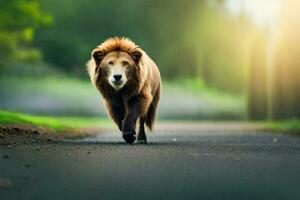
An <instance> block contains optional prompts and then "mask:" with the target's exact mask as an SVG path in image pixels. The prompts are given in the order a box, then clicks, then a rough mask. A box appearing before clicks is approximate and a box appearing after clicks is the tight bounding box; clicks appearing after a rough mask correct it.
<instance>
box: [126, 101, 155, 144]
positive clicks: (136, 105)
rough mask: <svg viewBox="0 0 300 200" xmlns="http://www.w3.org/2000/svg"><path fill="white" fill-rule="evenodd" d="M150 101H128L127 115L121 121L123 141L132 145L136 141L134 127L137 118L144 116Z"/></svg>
mask: <svg viewBox="0 0 300 200" xmlns="http://www.w3.org/2000/svg"><path fill="white" fill-rule="evenodd" d="M149 104H150V101H149V100H148V99H146V98H144V97H134V98H132V99H131V100H129V101H128V104H127V110H128V111H127V114H126V116H125V118H124V120H123V126H122V133H123V138H124V140H125V141H126V142H127V143H129V144H132V143H133V142H134V141H135V139H136V132H135V125H136V121H137V119H138V118H139V117H141V116H144V115H145V113H146V110H147V108H148V105H149Z"/></svg>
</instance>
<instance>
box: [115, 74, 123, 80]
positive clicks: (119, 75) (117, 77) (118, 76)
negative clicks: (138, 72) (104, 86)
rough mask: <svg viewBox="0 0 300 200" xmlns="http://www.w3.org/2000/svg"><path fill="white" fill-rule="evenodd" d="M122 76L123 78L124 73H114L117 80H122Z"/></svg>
mask: <svg viewBox="0 0 300 200" xmlns="http://www.w3.org/2000/svg"><path fill="white" fill-rule="evenodd" d="M121 78H122V75H121V74H115V75H114V79H115V80H116V81H119V80H121Z"/></svg>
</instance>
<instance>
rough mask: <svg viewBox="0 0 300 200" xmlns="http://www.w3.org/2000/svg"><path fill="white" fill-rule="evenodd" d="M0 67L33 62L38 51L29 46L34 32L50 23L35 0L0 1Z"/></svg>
mask: <svg viewBox="0 0 300 200" xmlns="http://www.w3.org/2000/svg"><path fill="white" fill-rule="evenodd" d="M0 13H1V14H0V56H1V59H0V66H4V65H6V64H8V63H13V62H29V63H32V62H35V61H36V60H39V59H40V58H41V54H40V52H39V50H37V49H34V48H32V47H31V46H30V42H32V40H33V37H34V30H35V29H36V28H37V27H39V26H40V25H47V24H50V23H51V19H52V18H51V16H50V15H46V14H44V13H43V12H42V11H41V9H40V6H39V3H38V1H37V0H9V1H5V0H0Z"/></svg>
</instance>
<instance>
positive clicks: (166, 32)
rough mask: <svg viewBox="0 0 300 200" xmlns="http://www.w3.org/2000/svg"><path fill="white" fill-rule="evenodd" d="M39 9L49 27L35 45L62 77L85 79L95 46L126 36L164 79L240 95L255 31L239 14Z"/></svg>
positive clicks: (195, 4) (183, 4) (152, 8)
mask: <svg viewBox="0 0 300 200" xmlns="http://www.w3.org/2000/svg"><path fill="white" fill-rule="evenodd" d="M41 7H42V8H43V10H45V11H46V12H48V13H51V14H52V15H53V17H54V24H53V26H51V27H41V28H39V29H38V30H37V35H36V39H35V44H36V46H37V47H38V48H39V49H41V50H42V52H43V55H44V58H45V61H46V62H49V63H52V64H53V65H54V66H56V67H57V68H59V69H61V70H63V71H66V72H69V73H70V72H72V73H75V74H78V75H84V76H85V69H84V65H85V62H86V61H87V60H88V59H89V58H90V52H91V50H92V49H93V48H94V47H95V46H97V45H98V44H99V43H101V42H102V41H103V40H105V39H107V38H108V37H113V36H126V37H129V38H131V39H132V40H133V41H135V42H136V43H137V44H139V45H140V46H141V47H142V48H143V49H145V51H147V52H148V53H149V55H150V56H151V57H152V58H153V59H154V60H155V61H156V62H157V64H158V65H159V67H160V70H161V72H162V77H163V78H164V79H169V80H170V79H178V78H202V79H203V80H204V84H205V85H208V86H213V87H216V88H219V89H222V90H227V91H230V92H241V91H244V89H245V83H246V81H245V79H246V68H247V64H248V62H249V58H248V57H247V55H248V49H249V45H250V43H251V32H253V31H254V30H255V27H254V25H252V24H251V23H250V22H249V20H247V18H246V17H245V16H244V15H243V13H241V16H240V17H236V16H232V15H231V14H230V13H229V11H227V9H226V8H225V6H224V1H217V0H215V1H205V0H199V1H195V0H186V1H181V0H173V1H159V0H130V1H117V0H78V1H76V2H74V1H71V0H44V1H42V2H41ZM229 76H230V78H228V77H229Z"/></svg>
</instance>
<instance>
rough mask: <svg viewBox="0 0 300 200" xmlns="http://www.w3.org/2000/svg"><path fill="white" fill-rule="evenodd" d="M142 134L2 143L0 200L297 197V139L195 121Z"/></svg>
mask: <svg viewBox="0 0 300 200" xmlns="http://www.w3.org/2000/svg"><path fill="white" fill-rule="evenodd" d="M148 135H149V137H148V141H149V144H147V145H141V144H134V145H127V144H125V143H124V142H123V140H122V138H121V136H120V135H119V133H116V132H114V131H107V132H105V133H102V134H100V135H99V136H97V137H95V138H86V139H83V140H76V141H64V142H61V143H56V144H28V145H13V146H7V145H3V146H0V199H1V200H10V199H28V200H29V199H30V200H35V199H37V200H44V199H49V200H50V199H51V200H52V199H55V200H59V199H72V200H76V199H108V200H111V199H204V200H209V199H228V200H235V199H237V200H244V199H249V200H260V199H262V200H266V199H272V200H277V199H284V200H286V199H291V200H297V199H300V137H297V136H292V135H287V134H280V133H268V132H255V131H253V130H251V128H249V129H248V128H246V127H243V126H241V127H239V126H238V125H237V126H231V125H228V126H223V127H222V126H218V125H209V126H203V125H197V124H190V125H185V124H175V125H165V126H160V127H158V129H157V131H156V132H155V133H153V134H151V135H150V134H148Z"/></svg>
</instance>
